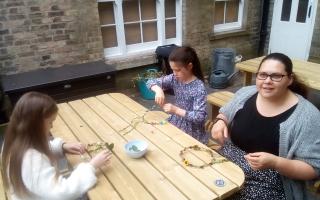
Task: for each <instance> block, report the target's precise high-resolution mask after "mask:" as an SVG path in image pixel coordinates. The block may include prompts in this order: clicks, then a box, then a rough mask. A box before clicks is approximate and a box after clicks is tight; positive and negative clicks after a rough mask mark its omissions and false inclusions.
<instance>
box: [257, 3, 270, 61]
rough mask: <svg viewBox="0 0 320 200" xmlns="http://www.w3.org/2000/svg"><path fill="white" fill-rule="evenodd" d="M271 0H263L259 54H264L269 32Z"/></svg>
mask: <svg viewBox="0 0 320 200" xmlns="http://www.w3.org/2000/svg"><path fill="white" fill-rule="evenodd" d="M269 4H270V1H269V0H263V3H262V19H261V27H260V41H259V48H258V55H259V56H262V55H264V48H265V45H266V44H265V43H266V38H267V33H268V15H269V9H270V5H269Z"/></svg>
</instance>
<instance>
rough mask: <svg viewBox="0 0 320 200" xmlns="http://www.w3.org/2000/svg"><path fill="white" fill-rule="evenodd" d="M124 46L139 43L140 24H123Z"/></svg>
mask: <svg viewBox="0 0 320 200" xmlns="http://www.w3.org/2000/svg"><path fill="white" fill-rule="evenodd" d="M124 31H125V35H126V44H136V43H141V34H140V24H139V23H137V24H125V25H124Z"/></svg>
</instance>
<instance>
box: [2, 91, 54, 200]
mask: <svg viewBox="0 0 320 200" xmlns="http://www.w3.org/2000/svg"><path fill="white" fill-rule="evenodd" d="M57 112H58V107H57V105H56V102H55V101H54V100H53V99H52V98H51V97H49V96H47V95H45V94H42V93H39V92H29V93H26V94H24V95H23V96H22V97H21V98H20V99H19V101H18V102H17V103H16V105H15V107H14V109H13V112H12V114H11V117H10V121H9V124H8V127H7V129H6V132H5V138H4V144H3V151H2V173H3V180H4V184H5V187H6V188H9V185H10V184H11V185H12V187H13V189H14V192H15V193H16V194H17V195H18V196H19V197H23V196H25V195H30V191H28V189H27V188H26V186H25V184H24V183H23V180H22V174H21V167H22V161H23V157H24V153H25V152H26V151H27V150H28V149H30V148H32V149H36V150H37V151H39V152H41V153H43V154H45V155H46V156H48V158H49V159H50V161H51V163H52V164H54V163H55V159H54V156H53V154H52V153H51V151H50V149H49V144H48V141H49V136H48V134H46V133H45V120H46V119H48V118H50V117H51V116H52V115H54V114H55V113H57ZM9 183H10V184H9Z"/></svg>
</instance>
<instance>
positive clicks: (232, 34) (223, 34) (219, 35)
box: [209, 29, 250, 40]
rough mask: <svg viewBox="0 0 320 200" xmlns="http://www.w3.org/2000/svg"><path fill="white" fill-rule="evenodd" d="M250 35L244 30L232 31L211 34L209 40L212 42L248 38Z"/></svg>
mask: <svg viewBox="0 0 320 200" xmlns="http://www.w3.org/2000/svg"><path fill="white" fill-rule="evenodd" d="M249 34H250V33H249V32H248V31H246V30H244V29H238V30H232V31H224V32H219V33H210V35H209V38H210V40H220V39H225V38H229V37H239V36H246V35H249Z"/></svg>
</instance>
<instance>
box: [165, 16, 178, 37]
mask: <svg viewBox="0 0 320 200" xmlns="http://www.w3.org/2000/svg"><path fill="white" fill-rule="evenodd" d="M175 37H176V20H175V19H169V20H166V39H169V38H175Z"/></svg>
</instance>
